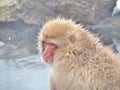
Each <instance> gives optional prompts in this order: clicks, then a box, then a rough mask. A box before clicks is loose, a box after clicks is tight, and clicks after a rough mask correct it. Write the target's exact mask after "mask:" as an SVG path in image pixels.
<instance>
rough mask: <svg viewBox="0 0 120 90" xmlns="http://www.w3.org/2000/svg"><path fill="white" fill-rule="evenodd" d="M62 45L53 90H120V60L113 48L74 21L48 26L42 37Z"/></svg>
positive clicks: (52, 79)
mask: <svg viewBox="0 0 120 90" xmlns="http://www.w3.org/2000/svg"><path fill="white" fill-rule="evenodd" d="M38 39H39V41H38V46H39V47H38V48H39V50H40V52H42V42H43V41H52V42H53V43H55V44H56V45H58V49H57V50H56V51H55V52H54V57H53V60H51V62H49V64H50V65H51V69H52V71H53V72H52V75H51V76H50V90H120V60H119V59H118V58H117V56H115V55H114V53H113V51H112V50H111V49H110V48H109V47H105V46H103V45H102V44H101V42H99V39H98V38H97V37H95V36H94V35H93V34H91V33H90V32H89V31H87V30H85V29H84V28H82V27H81V26H80V25H77V24H75V23H74V22H73V21H72V20H66V19H59V18H58V19H54V20H51V21H49V22H47V23H46V24H45V25H44V26H43V27H42V29H41V32H40V35H39V36H38Z"/></svg>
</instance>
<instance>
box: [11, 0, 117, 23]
mask: <svg viewBox="0 0 120 90" xmlns="http://www.w3.org/2000/svg"><path fill="white" fill-rule="evenodd" d="M18 1H19V4H20V9H19V10H17V11H16V12H14V13H13V14H12V15H11V18H10V19H11V20H18V19H23V20H24V21H25V22H28V23H39V24H42V23H43V22H44V21H46V20H48V19H50V18H54V17H56V16H59V15H62V16H64V17H67V18H71V17H73V18H75V20H76V21H79V22H82V23H89V24H96V23H98V22H99V21H101V20H103V19H105V18H106V17H108V16H111V13H112V10H113V7H114V6H115V1H114V0H71V1H68V0H34V1H33V0H18Z"/></svg>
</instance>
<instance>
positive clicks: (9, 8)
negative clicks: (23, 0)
mask: <svg viewBox="0 0 120 90" xmlns="http://www.w3.org/2000/svg"><path fill="white" fill-rule="evenodd" d="M17 9H20V6H19V3H18V1H17V0H0V21H9V19H10V16H11V14H12V13H13V12H15V10H17Z"/></svg>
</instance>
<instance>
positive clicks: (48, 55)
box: [42, 42, 57, 62]
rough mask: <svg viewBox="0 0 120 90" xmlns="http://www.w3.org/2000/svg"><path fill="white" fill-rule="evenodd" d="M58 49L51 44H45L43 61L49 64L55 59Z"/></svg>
mask: <svg viewBox="0 0 120 90" xmlns="http://www.w3.org/2000/svg"><path fill="white" fill-rule="evenodd" d="M56 49H57V46H56V45H55V44H53V43H51V42H43V52H42V57H43V59H44V60H45V61H46V62H48V61H49V60H51V59H52V58H53V52H54V51H55V50H56Z"/></svg>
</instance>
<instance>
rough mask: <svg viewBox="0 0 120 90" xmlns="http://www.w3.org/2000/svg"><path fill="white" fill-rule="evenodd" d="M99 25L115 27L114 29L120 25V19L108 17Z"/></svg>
mask: <svg viewBox="0 0 120 90" xmlns="http://www.w3.org/2000/svg"><path fill="white" fill-rule="evenodd" d="M98 24H99V25H113V26H114V27H115V26H116V25H117V26H119V25H120V17H119V16H116V17H107V18H106V19H104V20H101V21H100V22H99V23H98Z"/></svg>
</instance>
